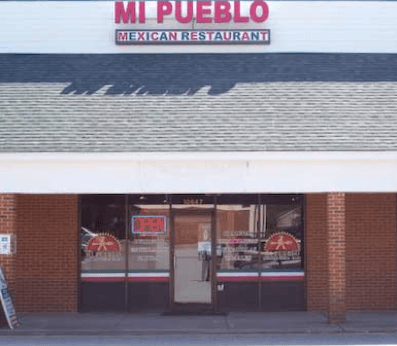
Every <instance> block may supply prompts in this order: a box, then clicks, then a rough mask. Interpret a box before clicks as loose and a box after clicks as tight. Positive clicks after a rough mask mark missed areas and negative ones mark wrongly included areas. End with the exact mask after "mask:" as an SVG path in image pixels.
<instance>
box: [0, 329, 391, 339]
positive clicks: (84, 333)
mask: <svg viewBox="0 0 397 346" xmlns="http://www.w3.org/2000/svg"><path fill="white" fill-rule="evenodd" d="M286 334H288V335H320V334H321V335H363V334H371V335H385V334H391V335H393V334H397V328H393V329H390V330H384V329H382V328H375V329H372V330H343V328H340V329H339V330H337V331H335V330H333V331H324V330H310V329H309V330H271V329H267V330H217V331H214V330H183V331H181V330H160V331H153V330H141V331H134V330H132V331H131V330H113V331H110V330H65V329H62V330H56V329H53V330H47V329H42V330H18V329H15V330H0V336H16V337H17V336H71V335H73V336H148V337H151V336H166V335H181V336H182V335H183V336H186V335H195V336H203V335H206V336H207V335H286Z"/></svg>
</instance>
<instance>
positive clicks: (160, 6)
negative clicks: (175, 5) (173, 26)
mask: <svg viewBox="0 0 397 346" xmlns="http://www.w3.org/2000/svg"><path fill="white" fill-rule="evenodd" d="M171 12H172V4H171V3H170V2H169V1H158V2H157V23H162V22H163V21H164V16H165V15H168V14H171Z"/></svg>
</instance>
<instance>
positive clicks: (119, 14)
mask: <svg viewBox="0 0 397 346" xmlns="http://www.w3.org/2000/svg"><path fill="white" fill-rule="evenodd" d="M121 20H122V21H123V23H135V1H130V2H128V3H127V9H125V8H124V3H123V2H121V1H116V2H115V3H114V21H115V23H120V22H121Z"/></svg>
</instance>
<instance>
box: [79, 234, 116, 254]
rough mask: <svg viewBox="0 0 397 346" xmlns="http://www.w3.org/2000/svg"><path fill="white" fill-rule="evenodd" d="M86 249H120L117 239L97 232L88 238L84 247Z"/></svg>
mask: <svg viewBox="0 0 397 346" xmlns="http://www.w3.org/2000/svg"><path fill="white" fill-rule="evenodd" d="M86 250H87V251H96V252H98V251H120V243H119V241H118V240H117V239H116V238H115V237H114V236H112V235H111V234H107V233H99V234H98V235H97V236H96V237H93V238H91V239H90V241H89V242H88V244H87V247H86Z"/></svg>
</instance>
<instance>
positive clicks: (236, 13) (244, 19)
mask: <svg viewBox="0 0 397 346" xmlns="http://www.w3.org/2000/svg"><path fill="white" fill-rule="evenodd" d="M248 21H249V18H248V17H241V12H240V1H235V2H234V22H235V23H248Z"/></svg>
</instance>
